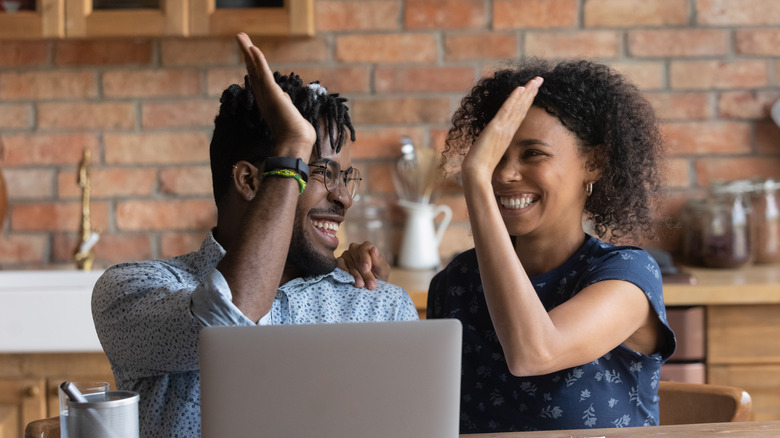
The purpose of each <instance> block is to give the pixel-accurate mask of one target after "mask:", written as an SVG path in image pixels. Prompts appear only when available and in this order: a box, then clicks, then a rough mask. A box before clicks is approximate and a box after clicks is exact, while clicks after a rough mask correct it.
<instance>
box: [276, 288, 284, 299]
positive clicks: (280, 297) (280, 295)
mask: <svg viewBox="0 0 780 438" xmlns="http://www.w3.org/2000/svg"><path fill="white" fill-rule="evenodd" d="M283 296H284V292H282V291H280V290H278V291H276V299H277V300H281V299H282V297H283Z"/></svg>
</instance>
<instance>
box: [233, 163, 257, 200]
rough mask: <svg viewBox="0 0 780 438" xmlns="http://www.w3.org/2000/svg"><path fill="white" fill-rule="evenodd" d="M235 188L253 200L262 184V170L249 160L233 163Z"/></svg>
mask: <svg viewBox="0 0 780 438" xmlns="http://www.w3.org/2000/svg"><path fill="white" fill-rule="evenodd" d="M232 175H233V188H234V189H236V192H238V194H239V195H240V196H241V197H242V198H244V199H246V200H247V201H251V200H252V199H254V197H255V194H256V193H257V188H258V187H259V186H260V170H259V169H258V168H257V167H256V166H255V165H254V164H252V163H250V162H248V161H243V160H242V161H239V162H237V163H236V164H234V165H233V173H232Z"/></svg>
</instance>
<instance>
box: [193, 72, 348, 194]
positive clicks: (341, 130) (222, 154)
mask: <svg viewBox="0 0 780 438" xmlns="http://www.w3.org/2000/svg"><path fill="white" fill-rule="evenodd" d="M274 80H275V81H276V83H277V84H279V86H280V87H281V88H282V90H283V91H284V92H285V93H287V94H288V95H289V96H290V99H291V100H292V102H293V104H294V105H295V107H296V108H298V111H300V112H301V114H302V115H303V117H304V118H305V119H306V120H308V121H309V122H310V123H311V124H312V126H314V130H315V131H316V132H317V140H316V142H315V145H314V147H315V150H314V152H315V153H316V155H317V156H322V149H321V144H322V142H321V141H320V129H319V126H320V122H321V121H322V122H324V124H325V126H328V127H330V129H327V132H328V138H329V140H330V145H331V147H332V148H333V149H334V150H335V151H336V152H339V151H340V150H341V147H342V146H343V144H344V142H345V141H346V133H347V130H349V134H350V137H349V138H350V140H351V141H355V128H354V127H353V126H352V121H351V119H350V117H349V108H348V107H347V105H346V102H347V99H346V98H344V97H339V95H338V94H328V93H327V91H325V89H324V88H323V87H322V86H319V81H315V82H312V83H311V84H309V85H308V86H307V85H304V84H303V81H302V80H301V78H300V77H299V76H298V75H296V74H295V73H290V74H289V75H282V74H279V72H275V73H274ZM312 84H317V86H311V85H312ZM323 91H324V92H323ZM219 101H220V107H219V114H218V115H217V117H216V118H215V119H214V134H213V136H212V138H211V146H210V148H209V154H210V160H211V181H212V186H213V190H214V200H215V201H216V202H217V204H219V200H220V199H221V198H222V196H224V195H225V194H226V193H227V191H228V188H229V186H230V175H231V172H232V167H233V165H234V164H235V163H237V162H238V161H241V160H246V161H248V162H250V163H257V162H260V161H262V160H263V159H265V158H268V157H269V156H270V155H271V153H272V151H273V146H274V139H273V138H272V137H271V132H270V130H269V129H268V125H267V124H266V123H265V120H263V119H262V118H261V117H260V112H259V110H258V108H257V104H256V102H255V96H254V94H252V88H251V87H250V85H249V77H248V76H245V77H244V86H243V87H242V86H240V85H237V84H233V85H231V86H229V87H228V88H227V89H226V90H225V91H223V92H222V97H221V98H220V100H219Z"/></svg>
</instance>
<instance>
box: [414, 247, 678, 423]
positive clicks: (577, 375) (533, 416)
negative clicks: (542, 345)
mask: <svg viewBox="0 0 780 438" xmlns="http://www.w3.org/2000/svg"><path fill="white" fill-rule="evenodd" d="M604 280H625V281H629V282H631V283H633V284H635V285H636V286H638V287H639V288H640V289H642V291H643V292H644V293H645V295H646V296H647V299H648V300H649V302H650V305H651V308H652V310H653V311H654V312H655V313H656V314H657V315H658V318H659V320H660V321H661V322H662V323H663V326H664V329H663V331H662V333H661V336H662V338H663V340H664V342H663V344H664V347H663V349H662V351H658V352H655V353H653V354H651V355H645V354H641V353H638V352H636V351H633V350H630V349H628V348H627V347H625V346H623V345H619V346H617V347H615V348H614V349H613V350H612V351H610V352H608V353H607V354H605V355H604V356H602V357H601V358H599V359H597V360H595V361H593V362H590V363H586V364H582V365H580V366H576V367H572V368H568V369H564V370H561V371H558V372H554V373H551V374H547V375H542V376H528V377H515V376H513V375H512V374H511V373H510V372H509V369H508V367H507V364H506V358H505V357H504V353H503V350H502V348H501V344H500V343H499V341H498V337H497V336H496V333H495V330H494V328H493V324H492V322H491V320H490V314H489V312H488V308H487V304H486V302H485V295H484V292H483V290H482V282H481V279H480V275H479V267H478V264H477V257H476V252H475V251H474V250H473V249H472V250H469V251H467V252H465V253H463V254H461V255H459V256H458V257H456V258H455V260H453V261H452V263H450V264H449V265H448V266H447V268H445V269H444V271H442V272H441V273H439V274H438V275H437V276H436V277H435V278H434V279H433V281H432V282H431V287H430V292H429V294H428V317H429V318H457V319H459V320H460V321H461V322H462V324H463V361H462V367H463V368H462V380H461V401H460V410H461V418H460V432H461V433H490V432H506V431H525V430H551V429H583V428H606V427H627V426H647V425H657V424H658V380H659V377H660V372H661V365H662V364H663V363H664V362H665V361H666V359H668V358H669V356H671V354H672V353H673V352H674V349H675V346H676V344H675V339H674V334H673V333H672V331H671V329H670V328H669V326H668V324H667V322H666V309H665V307H664V301H663V294H662V281H661V273H660V270H659V268H658V264H657V263H656V261H655V260H654V259H653V258H652V257H651V256H650V254H648V253H647V252H646V251H644V250H641V249H639V248H635V247H626V246H623V247H617V246H613V245H610V244H608V243H604V242H601V241H600V240H598V239H596V238H594V237H591V236H588V237H587V239H586V240H585V243H584V244H583V245H582V246H581V247H580V248H579V249H578V250H577V252H576V253H575V254H574V255H572V257H571V258H569V260H567V261H566V262H564V263H563V264H562V265H561V266H559V267H557V268H555V269H553V270H552V271H550V272H546V273H544V274H542V275H539V276H535V277H531V282H532V284H533V285H534V289H535V290H536V293H537V295H538V296H539V299H540V300H541V301H542V304H543V305H544V307H545V309H547V311H550V310H552V309H553V308H555V307H556V306H558V305H560V304H562V303H563V302H565V301H567V300H569V299H570V298H572V297H573V296H574V295H576V294H577V292H579V291H580V290H582V289H584V288H586V287H587V286H589V285H591V284H593V283H596V282H599V281H604ZM605 317H608V316H607V315H605Z"/></svg>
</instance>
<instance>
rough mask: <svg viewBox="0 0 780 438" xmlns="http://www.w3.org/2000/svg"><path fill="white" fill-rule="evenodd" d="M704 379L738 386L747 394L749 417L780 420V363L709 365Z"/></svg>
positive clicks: (752, 418) (713, 382) (757, 419)
mask: <svg viewBox="0 0 780 438" xmlns="http://www.w3.org/2000/svg"><path fill="white" fill-rule="evenodd" d="M707 383H712V384H715V385H728V386H736V387H738V388H742V389H744V390H745V391H747V393H748V394H750V398H751V399H752V400H753V409H752V413H751V414H750V421H778V420H780V365H710V366H708V367H707Z"/></svg>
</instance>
